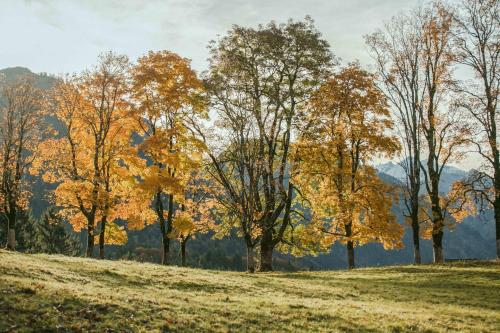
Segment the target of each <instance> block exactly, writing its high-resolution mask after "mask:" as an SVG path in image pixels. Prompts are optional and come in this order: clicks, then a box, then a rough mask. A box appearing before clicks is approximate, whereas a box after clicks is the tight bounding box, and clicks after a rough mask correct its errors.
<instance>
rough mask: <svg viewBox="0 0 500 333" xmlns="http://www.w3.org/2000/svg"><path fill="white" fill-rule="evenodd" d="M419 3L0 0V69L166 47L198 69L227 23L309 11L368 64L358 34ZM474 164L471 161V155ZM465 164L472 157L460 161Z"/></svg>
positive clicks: (56, 68) (76, 67)
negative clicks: (210, 42)
mask: <svg viewBox="0 0 500 333" xmlns="http://www.w3.org/2000/svg"><path fill="white" fill-rule="evenodd" d="M423 1H424V0H190V1H185V0H0V31H1V32H2V33H1V39H0V69H1V68H6V67H14V66H23V67H27V68H29V69H31V70H32V71H33V72H36V73H39V72H46V73H50V74H55V75H61V74H64V73H75V72H80V71H82V70H84V69H85V68H87V67H90V66H92V64H94V63H95V62H96V59H97V56H98V55H99V53H102V52H105V51H109V50H112V51H115V52H117V53H121V54H126V55H127V56H129V58H130V59H131V60H132V61H134V60H136V59H137V58H138V57H140V56H141V55H143V54H145V53H147V51H149V50H155V51H157V50H165V49H166V50H170V51H174V52H176V53H178V54H179V55H181V56H183V57H185V58H189V59H191V60H192V66H193V68H194V69H195V70H196V71H198V72H201V71H203V70H204V69H205V68H206V64H207V60H206V59H207V57H208V51H207V45H208V43H209V41H210V40H213V39H217V36H221V35H224V34H225V33H226V32H227V31H228V30H229V29H231V26H232V25H233V24H237V25H242V26H252V27H255V26H257V25H258V24H265V23H267V22H269V21H271V20H275V21H277V22H284V21H286V20H288V19H289V18H292V19H296V20H299V19H303V18H304V17H305V16H306V15H309V16H311V17H312V18H313V19H314V21H315V24H316V27H317V28H318V29H319V31H321V33H322V34H323V37H324V38H325V39H326V40H327V41H328V42H329V43H330V45H331V48H332V51H333V53H334V54H335V55H336V56H337V57H340V59H341V61H342V62H343V63H347V62H350V61H353V60H356V59H358V60H359V61H360V62H361V63H362V64H364V65H365V66H368V68H370V67H369V66H370V63H371V58H370V56H369V54H368V51H367V48H366V46H365V44H364V41H363V36H364V35H366V34H370V33H372V32H374V31H375V30H376V29H377V28H381V27H382V26H383V23H384V21H387V20H389V19H390V18H391V17H392V16H393V15H396V14H398V13H399V12H401V11H405V10H408V9H410V8H413V7H416V6H418V5H421V4H422V2H423ZM476 162H477V159H476ZM460 164H461V165H460V167H462V168H465V169H469V168H471V167H475V166H476V165H477V163H475V162H474V158H469V159H468V160H467V161H464V162H462V163H460Z"/></svg>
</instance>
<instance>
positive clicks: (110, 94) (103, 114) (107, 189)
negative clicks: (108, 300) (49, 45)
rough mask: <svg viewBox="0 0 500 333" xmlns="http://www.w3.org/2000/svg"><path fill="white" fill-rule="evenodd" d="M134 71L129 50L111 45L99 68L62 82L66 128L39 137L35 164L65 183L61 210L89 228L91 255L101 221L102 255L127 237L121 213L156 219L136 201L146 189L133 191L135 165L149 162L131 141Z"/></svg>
mask: <svg viewBox="0 0 500 333" xmlns="http://www.w3.org/2000/svg"><path fill="white" fill-rule="evenodd" d="M127 71H128V59H127V58H126V57H125V56H118V55H115V54H113V53H106V54H103V55H101V56H100V58H99V63H98V65H97V66H96V67H95V68H94V69H93V70H92V71H88V72H85V73H83V75H81V76H80V77H73V78H69V79H66V80H62V81H60V82H58V84H57V85H56V86H55V88H54V90H53V96H52V99H51V105H50V108H51V110H52V112H53V114H54V115H55V117H56V118H57V119H58V121H59V122H60V124H61V125H62V127H63V130H62V131H61V133H59V134H58V135H57V136H56V137H55V138H52V139H48V140H46V141H44V142H43V143H42V144H41V145H40V147H39V148H40V150H41V152H42V153H41V154H40V158H39V159H38V160H36V161H35V163H34V165H33V172H42V173H43V178H44V180H45V181H47V182H52V183H57V184H58V186H57V188H56V190H55V191H54V196H55V198H54V201H55V203H56V205H57V206H59V207H60V208H61V211H60V213H61V215H62V216H64V217H65V218H67V219H68V221H69V222H70V223H71V225H72V226H73V228H74V229H75V230H77V231H79V230H86V232H87V249H86V255H87V256H88V257H91V256H92V253H93V248H94V243H95V242H96V239H95V236H96V235H97V234H98V231H97V225H96V224H97V223H98V222H100V226H101V228H100V231H99V244H100V250H101V251H100V255H101V257H103V256H104V252H103V251H104V244H105V243H108V244H122V243H124V242H126V239H127V238H126V233H125V230H124V228H123V227H119V226H118V225H116V224H115V223H114V222H116V220H117V219H129V220H130V221H131V222H132V223H130V227H131V228H140V227H141V226H142V225H144V223H146V222H149V221H150V220H151V219H150V217H151V214H150V213H149V212H148V210H147V206H143V205H141V204H136V205H133V204H132V203H134V202H136V201H139V202H141V200H144V197H141V196H140V195H132V194H131V193H132V192H131V191H130V187H131V186H132V184H133V183H134V181H135V179H136V178H135V177H134V172H135V171H136V170H142V167H141V165H140V162H141V161H140V160H139V159H138V158H137V157H136V152H135V150H134V149H133V148H131V144H130V138H131V134H132V131H133V130H134V126H133V125H134V124H135V123H134V122H133V118H132V117H131V113H130V108H129V105H128V103H127V101H126V95H127V93H128V85H127ZM139 207H142V208H140V209H137V208H139ZM144 207H146V208H144ZM137 221H141V223H138V222H137ZM106 230H107V231H106Z"/></svg>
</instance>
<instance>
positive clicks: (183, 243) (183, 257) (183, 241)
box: [181, 237, 188, 267]
mask: <svg viewBox="0 0 500 333" xmlns="http://www.w3.org/2000/svg"><path fill="white" fill-rule="evenodd" d="M187 240H188V239H187V237H186V238H182V239H181V266H182V267H186V243H187Z"/></svg>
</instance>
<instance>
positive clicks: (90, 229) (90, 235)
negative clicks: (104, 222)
mask: <svg viewBox="0 0 500 333" xmlns="http://www.w3.org/2000/svg"><path fill="white" fill-rule="evenodd" d="M93 253H94V226H93V223H92V225H91V224H90V222H89V225H88V226H87V250H86V251H85V256H86V257H87V258H92V254H93Z"/></svg>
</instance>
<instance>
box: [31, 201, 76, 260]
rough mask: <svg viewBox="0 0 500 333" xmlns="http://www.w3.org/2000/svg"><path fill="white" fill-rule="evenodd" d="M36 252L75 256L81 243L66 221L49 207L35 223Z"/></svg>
mask: <svg viewBox="0 0 500 333" xmlns="http://www.w3.org/2000/svg"><path fill="white" fill-rule="evenodd" d="M34 250H35V252H43V253H60V254H65V255H70V256H75V255H78V254H79V253H80V244H79V242H78V240H76V239H75V238H74V237H73V236H72V235H71V234H70V233H69V232H68V230H67V229H66V227H65V221H64V220H63V219H62V218H61V217H60V216H58V215H57V212H56V210H55V209H54V208H53V207H49V208H48V209H47V210H46V211H45V213H44V214H43V215H42V217H41V218H40V220H39V221H38V222H37V223H36V224H35V242H34Z"/></svg>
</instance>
